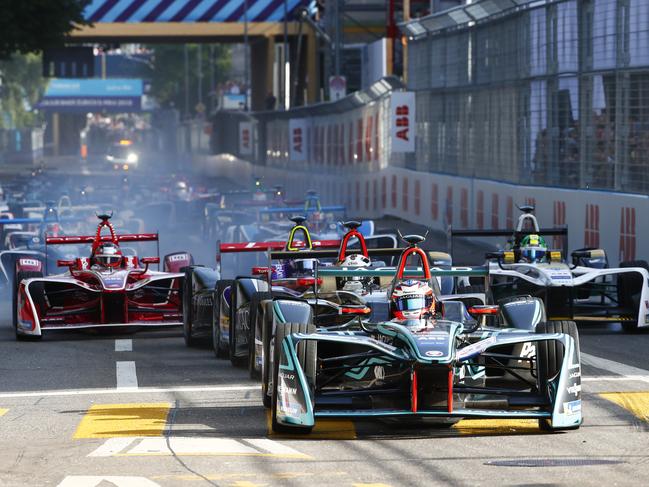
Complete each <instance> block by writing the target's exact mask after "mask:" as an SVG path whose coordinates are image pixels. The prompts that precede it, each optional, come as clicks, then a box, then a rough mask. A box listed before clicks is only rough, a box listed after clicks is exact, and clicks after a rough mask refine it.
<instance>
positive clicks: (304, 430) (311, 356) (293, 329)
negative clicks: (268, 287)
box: [270, 323, 317, 434]
mask: <svg viewBox="0 0 649 487" xmlns="http://www.w3.org/2000/svg"><path fill="white" fill-rule="evenodd" d="M314 332H315V325H312V324H311V325H308V324H305V323H281V324H278V325H277V327H276V328H275V347H274V350H273V359H274V361H273V395H272V399H271V415H270V416H271V423H272V428H273V431H274V432H276V433H300V434H309V433H310V432H311V430H312V429H313V428H312V427H305V426H286V425H283V424H280V423H278V422H277V395H278V394H277V384H278V377H279V360H280V348H281V346H282V342H283V341H284V337H286V336H288V335H291V334H293V333H314ZM316 357H317V342H315V341H313V340H303V341H301V342H299V343H298V345H297V358H298V362H299V363H300V366H301V367H302V370H304V375H305V376H306V380H307V383H308V384H309V386H310V387H311V388H312V387H313V386H314V385H315V374H316Z"/></svg>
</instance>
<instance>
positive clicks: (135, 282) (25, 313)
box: [13, 214, 192, 339]
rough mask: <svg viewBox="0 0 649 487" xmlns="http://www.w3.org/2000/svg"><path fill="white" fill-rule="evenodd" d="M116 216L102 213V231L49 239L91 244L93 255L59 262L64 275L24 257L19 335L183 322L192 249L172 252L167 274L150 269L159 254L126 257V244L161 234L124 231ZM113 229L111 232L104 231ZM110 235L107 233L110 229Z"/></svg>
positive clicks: (17, 302)
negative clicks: (184, 286)
mask: <svg viewBox="0 0 649 487" xmlns="http://www.w3.org/2000/svg"><path fill="white" fill-rule="evenodd" d="M111 216H112V215H108V214H102V215H99V219H100V222H99V224H98V226H97V232H96V234H95V235H94V236H93V235H90V236H58V237H46V244H47V245H48V246H51V245H84V244H85V245H91V246H92V250H91V253H90V256H89V257H79V258H76V259H72V260H59V261H58V263H57V264H58V266H59V267H67V268H68V271H67V272H66V273H64V274H59V275H52V276H44V275H43V263H42V262H41V261H39V260H37V259H29V258H19V259H18V260H17V262H16V268H15V272H16V274H15V281H14V282H15V285H14V287H13V291H14V293H13V324H14V328H15V333H16V338H17V339H25V338H40V337H41V336H42V335H43V333H44V332H45V331H47V330H70V329H80V328H107V327H108V328H113V327H141V326H176V325H177V326H180V325H182V321H181V319H182V298H181V290H182V284H183V279H184V273H183V272H181V269H183V268H184V267H186V266H188V265H191V263H192V258H191V255H189V254H188V253H186V252H180V253H175V254H170V255H167V256H166V257H165V259H164V272H160V271H153V270H151V269H150V268H149V267H150V266H151V265H153V264H159V262H160V258H159V257H143V258H139V259H138V257H137V256H135V255H125V253H124V252H122V248H121V247H120V244H121V243H125V242H157V240H158V235H157V234H155V233H149V234H123V235H118V234H117V233H116V232H115V229H114V228H113V225H112V224H111V222H110V218H111ZM104 229H106V230H108V235H102V231H103V230H104ZM104 233H105V232H104Z"/></svg>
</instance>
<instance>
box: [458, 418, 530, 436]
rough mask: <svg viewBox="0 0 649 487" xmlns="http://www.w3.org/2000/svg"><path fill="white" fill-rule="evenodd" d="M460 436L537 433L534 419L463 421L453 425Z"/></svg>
mask: <svg viewBox="0 0 649 487" xmlns="http://www.w3.org/2000/svg"><path fill="white" fill-rule="evenodd" d="M453 429H454V430H456V431H457V432H458V433H460V434H461V435H503V434H531V433H539V432H540V430H539V423H538V421H537V420H536V419H463V420H461V421H459V422H458V423H456V424H454V425H453Z"/></svg>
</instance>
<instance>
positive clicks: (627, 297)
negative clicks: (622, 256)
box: [617, 260, 649, 333]
mask: <svg viewBox="0 0 649 487" xmlns="http://www.w3.org/2000/svg"><path fill="white" fill-rule="evenodd" d="M620 267H641V268H643V269H646V270H647V271H649V263H647V261H646V260H628V261H626V262H621V263H620ZM617 279H618V280H617V302H618V306H620V307H622V308H629V309H631V310H634V311H635V312H636V313H635V314H636V319H635V320H634V321H623V322H622V329H623V330H624V331H625V332H627V333H635V332H637V331H638V316H637V310H638V309H640V295H641V293H642V284H643V283H642V276H639V275H637V273H634V274H630V275H624V274H622V275H620V276H618V278H617Z"/></svg>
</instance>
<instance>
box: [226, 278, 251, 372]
mask: <svg viewBox="0 0 649 487" xmlns="http://www.w3.org/2000/svg"><path fill="white" fill-rule="evenodd" d="M230 296H231V301H230V334H229V347H228V353H229V357H230V363H231V364H232V365H233V366H234V367H245V366H246V364H247V363H248V357H237V356H236V355H235V351H236V349H237V347H236V343H237V306H238V304H237V283H236V281H235V282H234V283H232V289H231V290H230Z"/></svg>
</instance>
